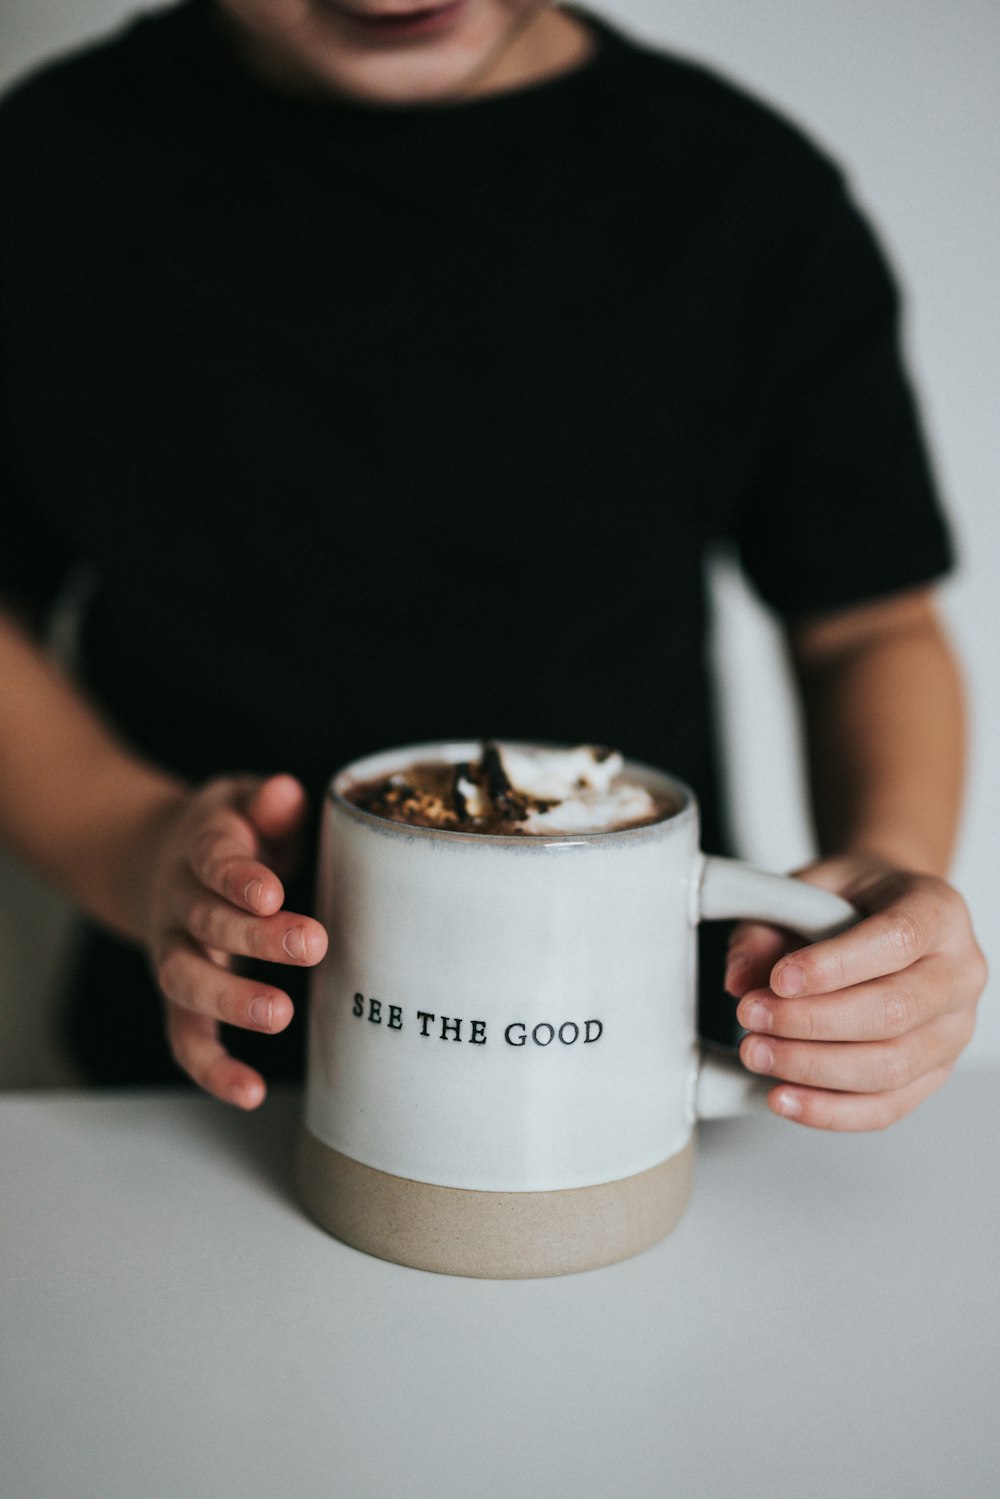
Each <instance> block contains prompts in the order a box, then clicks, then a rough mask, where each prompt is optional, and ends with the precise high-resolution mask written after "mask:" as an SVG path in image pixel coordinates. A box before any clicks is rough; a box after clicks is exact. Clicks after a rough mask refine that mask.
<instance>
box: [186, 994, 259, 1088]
mask: <svg viewBox="0 0 1000 1499" xmlns="http://www.w3.org/2000/svg"><path fill="white" fill-rule="evenodd" d="M167 1039H168V1041H169V1043H170V1050H171V1052H172V1053H173V1056H174V1058H175V1060H176V1062H177V1064H178V1066H180V1067H181V1068H183V1070H184V1071H185V1072H186V1073H187V1075H188V1077H190V1078H191V1080H192V1082H195V1083H197V1084H198V1087H199V1088H204V1090H205V1092H206V1093H211V1095H212V1097H213V1098H219V1099H221V1100H222V1102H223V1103H231V1104H235V1105H236V1107H237V1108H241V1109H255V1108H257V1107H258V1105H259V1104H261V1103H263V1101H264V1097H265V1094H266V1093H267V1085H266V1083H265V1082H264V1079H263V1078H262V1077H261V1075H260V1073H259V1072H255V1071H254V1069H253V1068H252V1067H247V1066H246V1064H245V1063H243V1062H239V1061H237V1059H236V1058H235V1057H231V1056H230V1055H229V1053H228V1051H227V1050H226V1048H225V1047H224V1046H223V1045H222V1042H221V1041H220V1040H219V1030H218V1025H217V1024H216V1022H215V1021H214V1020H210V1019H209V1018H208V1017H207V1016H206V1015H196V1014H194V1012H193V1011H191V1010H184V1009H181V1008H180V1007H179V1006H177V1005H172V1004H168V1005H167Z"/></svg>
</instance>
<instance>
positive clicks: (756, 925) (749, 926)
mask: <svg viewBox="0 0 1000 1499" xmlns="http://www.w3.org/2000/svg"><path fill="white" fill-rule="evenodd" d="M793 945H794V944H793V943H792V942H791V941H790V939H789V936H788V933H787V932H783V931H782V930H781V929H780V928H779V927H774V926H765V925H764V924H763V923H762V922H751V921H743V922H740V924H739V926H737V927H735V928H734V929H733V933H732V936H731V937H730V939H729V953H728V956H727V958H726V976H725V979H724V980H723V984H724V987H725V990H726V993H727V994H732V995H733V996H734V998H736V999H742V997H743V995H744V994H747V993H748V992H749V991H750V990H751V989H762V988H764V987H765V986H766V984H767V981H768V978H769V977H770V974H771V969H772V968H773V967H774V965H775V963H777V961H778V959H779V958H780V957H781V956H782V955H783V954H784V953H786V952H787V951H788V949H789V947H791V946H793Z"/></svg>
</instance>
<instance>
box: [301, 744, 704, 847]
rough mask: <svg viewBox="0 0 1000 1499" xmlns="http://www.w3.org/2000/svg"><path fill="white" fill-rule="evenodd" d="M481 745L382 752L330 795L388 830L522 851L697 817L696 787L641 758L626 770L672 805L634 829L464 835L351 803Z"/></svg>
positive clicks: (347, 771) (346, 774)
mask: <svg viewBox="0 0 1000 1499" xmlns="http://www.w3.org/2000/svg"><path fill="white" fill-rule="evenodd" d="M498 743H499V744H501V745H504V744H509V745H511V747H512V748H514V749H522V750H531V749H546V750H549V749H568V748H571V746H569V745H561V744H551V743H549V742H547V741H544V740H537V739H536V740H531V741H529V740H523V739H500V740H499V741H498ZM481 747H482V740H479V739H464V740H439V741H433V742H430V743H426V744H410V745H405V746H401V747H399V748H397V749H389V750H380V751H378V752H377V753H376V754H373V755H365V756H364V757H363V758H362V759H360V760H352V761H351V763H350V764H349V765H345V766H343V767H342V768H341V769H340V770H338V771H336V772H335V773H334V775H333V776H332V777H331V778H330V782H329V786H328V795H329V796H330V798H331V800H332V801H334V802H335V803H336V804H337V805H338V806H339V807H341V808H342V809H343V810H344V811H345V812H347V813H348V814H349V815H350V816H352V817H357V818H360V819H363V820H364V821H365V822H371V823H377V824H378V825H379V827H382V828H386V827H388V828H393V829H398V830H399V831H400V832H405V833H417V834H420V835H422V836H426V837H431V838H448V839H454V838H471V839H473V840H474V841H475V842H477V843H479V842H482V840H483V839H488V840H490V841H491V842H493V843H499V842H507V843H516V844H518V845H520V846H522V847H523V846H524V845H525V844H526V843H532V844H535V843H565V842H570V843H579V842H581V841H586V842H590V841H592V840H595V839H608V838H630V837H636V836H639V835H642V834H646V835H647V836H648V834H649V833H650V832H651V831H654V830H655V829H657V828H661V827H663V826H664V824H666V823H676V822H678V821H680V820H686V819H687V818H688V817H691V816H694V815H695V811H696V807H697V799H696V797H695V794H694V792H693V791H692V790H691V787H690V786H688V785H687V784H686V783H685V782H684V781H680V780H678V779H677V777H676V776H671V775H668V774H667V773H666V771H662V770H657V769H656V768H655V767H654V766H652V765H645V764H643V763H642V761H640V760H626V761H625V764H624V767H623V770H624V773H625V774H626V775H627V776H628V777H629V779H630V780H632V781H634V782H635V783H636V784H637V785H639V786H642V787H644V788H645V790H647V791H648V792H649V793H650V794H651V795H652V796H655V797H656V798H657V799H660V800H663V801H665V802H667V803H668V810H666V811H665V812H664V814H663V816H662V817H658V818H657V819H656V820H655V821H654V822H645V823H639V824H637V825H635V826H633V827H623V828H606V829H603V830H601V831H600V832H594V833H556V832H552V833H531V834H526V833H515V834H512V833H478V832H477V833H464V832H458V831H456V830H455V829H453V828H428V827H421V826H419V825H418V824H415V823H407V822H395V821H392V820H390V819H388V818H385V817H380V816H379V815H378V814H377V813H375V812H367V811H365V810H364V809H363V808H361V807H359V806H357V805H356V803H354V802H353V801H351V800H350V793H351V792H352V791H354V790H355V789H356V788H357V787H358V786H361V785H363V784H365V783H366V782H368V781H377V780H381V779H383V778H384V777H386V776H391V775H395V774H397V773H398V772H400V771H404V770H406V769H407V768H408V767H409V766H411V765H413V764H417V763H420V762H428V761H429V762H431V763H440V764H443V765H455V764H460V763H461V762H462V761H466V760H474V759H475V758H476V757H477V756H478V755H479V753H480V750H481Z"/></svg>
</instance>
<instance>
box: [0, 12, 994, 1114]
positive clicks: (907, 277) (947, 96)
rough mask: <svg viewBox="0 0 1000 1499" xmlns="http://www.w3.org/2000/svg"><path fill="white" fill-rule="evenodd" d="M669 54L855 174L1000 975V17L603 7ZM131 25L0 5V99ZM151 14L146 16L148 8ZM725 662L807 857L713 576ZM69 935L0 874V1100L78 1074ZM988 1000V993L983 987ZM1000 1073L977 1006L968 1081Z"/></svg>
mask: <svg viewBox="0 0 1000 1499" xmlns="http://www.w3.org/2000/svg"><path fill="white" fill-rule="evenodd" d="M598 7H599V8H601V9H602V10H603V11H604V12H605V13H606V14H607V15H608V16H609V17H611V18H612V19H617V20H618V21H619V22H620V23H621V24H622V25H624V26H625V27H627V28H628V29H630V30H632V31H633V32H634V33H636V34H639V35H641V36H644V37H646V38H648V39H650V40H652V41H654V42H656V43H658V44H659V45H661V46H666V47H669V48H671V49H673V50H676V51H679V52H683V53H686V54H688V55H692V56H695V57H698V58H701V59H703V60H705V61H707V62H710V63H711V64H713V65H715V66H717V67H718V68H720V69H721V70H723V71H724V72H725V73H727V74H728V75H729V76H730V77H732V78H734V79H735V80H738V81H739V82H741V83H743V84H744V85H746V86H748V87H750V88H751V89H753V90H754V91H755V92H757V93H759V94H761V95H763V96H764V97H765V98H767V99H769V100H770V101H771V102H772V103H774V104H776V105H778V106H779V107H780V108H782V109H783V110H784V111H785V112H786V113H788V114H790V115H791V116H792V117H793V118H795V119H796V120H798V121H799V123H800V124H802V125H804V126H805V127H806V128H807V129H808V130H809V131H810V132H811V133H812V134H813V135H814V137H816V138H817V139H818V140H819V141H820V142H821V143H822V144H823V145H824V146H825V147H826V148H827V149H828V150H829V151H830V152H832V153H833V154H834V155H835V156H836V157H837V158H838V159H839V160H840V161H841V163H842V164H845V165H847V167H848V168H849V169H850V173H851V176H852V180H853V182H854V186H855V190H856V193H857V195H858V196H859V197H860V199H861V201H862V203H863V204H865V205H866V207H867V208H868V210H869V212H870V214H871V215H872V217H873V218H874V220H875V222H876V224H877V226H878V228H879V229H880V231H881V234H882V237H883V240H884V242H885V243H886V244H887V246H888V248H889V251H890V254H891V256H892V258H893V261H894V264H895V267H896V270H897V273H898V274H899V276H900V278H901V280H902V283H903V287H904V290H905V292H906V294H907V297H908V306H909V319H908V325H907V341H908V348H909V354H910V360H911V368H912V370H913V372H914V375H915V377H916V382H917V386H918V390H919V392H920V395H921V397H922V401H923V408H924V413H925V418H926V423H927V427H928V430H929V434H930V438H931V443H932V448H933V450H934V453H935V457H936V460H937V467H938V472H939V474H940V476H941V479H942V482H943V487H944V490H945V493H946V495H947V497H948V501H949V504H950V508H951V513H952V517H953V522H954V525H955V529H956V533H957V537H958V542H959V547H960V550H961V554H962V559H963V561H962V568H961V571H960V573H959V575H958V576H957V577H956V578H955V580H954V581H953V582H950V583H949V584H948V585H947V586H946V588H945V590H944V606H945V609H946V612H947V615H948V617H949V619H950V621H951V624H952V627H953V630H954V633H955V636H956V639H957V641H958V644H959V648H960V651H961V653H962V655H963V657H964V659H965V663H966V667H967V671H968V674H969V679H970V687H971V698H972V702H973V709H974V728H973V755H972V774H971V782H970V789H969V799H968V810H967V815H966V821H965V830H964V834H963V838H962V843H961V847H960V850H959V855H958V859H957V862H956V866H955V870H954V879H955V882H956V884H957V885H958V886H959V888H960V889H961V890H962V891H963V893H964V894H965V895H966V897H967V899H968V900H969V903H970V905H971V907H972V910H973V915H974V919H975V923H976V928H977V931H978V933H979V936H980V941H981V942H982V944H983V946H984V948H985V949H986V952H987V955H988V956H991V957H992V958H993V959H994V961H995V962H1000V910H998V905H1000V902H998V899H997V897H998V894H1000V875H998V862H1000V861H998V860H997V858H996V856H995V853H994V848H993V830H994V829H995V828H996V827H997V826H998V825H1000V779H998V777H997V776H996V775H995V774H994V773H993V769H992V753H993V752H995V748H996V747H997V746H998V745H1000V685H998V679H1000V672H998V671H997V669H996V667H995V665H994V662H995V659H996V657H995V652H996V650H997V648H998V644H1000V609H998V607H997V597H998V594H1000V522H998V519H997V514H996V504H997V495H998V493H1000V453H998V443H997V433H998V432H1000V419H998V418H1000V410H998V393H1000V294H998V291H997V286H998V282H1000V276H998V270H1000V267H998V264H997V246H998V243H1000V168H998V164H1000V108H998V105H997V102H996V101H997V88H996V80H997V76H998V71H1000V6H998V5H997V4H996V0H837V3H836V4H834V3H831V0H595V8H598ZM139 8H141V7H140V6H139V5H138V4H135V3H130V0H0V47H2V52H0V82H4V81H6V80H7V79H10V78H13V77H15V76H17V75H18V74H19V73H21V72H23V71H24V70H25V69H26V68H28V67H29V66H31V65H32V64H34V63H35V62H36V61H38V60H40V59H42V58H45V57H48V56H51V55H53V54H54V53H56V52H58V51H61V50H63V49H64V48H66V47H68V46H71V45H73V44H74V43H76V42H78V41H80V40H81V39H84V38H88V37H91V36H93V35H96V34H98V33H100V32H101V31H103V30H105V29H107V28H108V27H109V26H112V25H114V24H116V23H117V22H118V21H119V20H120V19H121V18H122V17H124V16H128V15H130V14H132V13H134V12H135V11H136V10H137V9H139ZM147 8H149V7H147ZM716 591H717V596H718V599H719V605H720V622H719V629H718V644H719V650H718V656H719V664H720V675H721V678H722V690H723V694H724V701H725V704H726V709H727V715H726V716H727V722H728V724H729V732H728V737H729V757H730V762H731V778H732V786H733V801H734V810H735V817H736V824H737V826H738V828H739V830H740V833H741V838H742V843H743V851H744V853H745V854H746V855H747V856H748V857H751V858H753V859H754V860H756V861H757V862H759V863H761V864H764V865H766V866H768V867H771V868H777V869H781V868H788V867H791V866H793V865H795V864H796V863H798V862H800V861H801V860H803V859H804V858H806V857H807V856H808V853H809V838H808V831H807V824H806V820H805V817H804V814H803V811H802V805H803V804H802V796H801V780H800V776H799V770H798V764H797V757H796V752H795V743H796V728H797V726H796V723H795V718H794V713H793V710H792V707H791V704H790V700H789V697H788V693H787V685H786V679H785V674H784V663H783V660H782V658H781V653H780V650H779V649H778V646H777V641H776V637H775V634H774V631H773V628H772V626H771V624H770V621H769V620H768V619H767V617H766V616H765V615H764V613H763V611H762V610H761V609H760V608H759V607H758V606H757V605H756V604H755V602H754V601H753V600H752V599H751V598H750V597H749V596H748V595H747V593H746V591H745V589H744V588H743V587H742V584H741V582H740V580H739V578H738V577H736V576H735V575H734V574H733V573H732V572H731V571H730V570H728V569H727V568H725V567H720V569H719V570H718V573H717V577H716ZM65 932H66V925H65V913H64V911H63V908H62V906H61V904H60V903H59V902H58V901H54V900H52V899H51V898H50V897H49V896H48V895H47V894H46V892H44V891H43V890H42V889H41V887H40V886H38V885H37V883H36V882H34V881H33V880H30V879H26V878H25V877H24V876H22V875H21V874H20V873H19V872H17V871H15V870H14V869H13V868H12V867H11V866H10V865H8V864H7V863H0V1086H12V1085H14V1086H16V1085H20V1084H34V1083H45V1082H52V1081H59V1080H62V1079H64V1078H66V1077H67V1076H68V1075H69V1074H68V1073H67V1071H66V1067H65V1064H64V1063H63V1062H62V1060H61V1059H60V1058H59V1056H58V1054H57V1052H56V1051H55V1049H54V1047H53V1045H52V1041H51V1037H50V1035H49V1032H48V1028H47V1025H46V1017H47V1015H48V1012H49V1009H50V1007H51V1003H52V996H53V993H54V991H55V990H56V989H57V982H56V976H57V973H58V966H59V961H60V956H61V951H62V945H63V944H64V942H65ZM992 988H993V990H994V991H995V988H996V985H995V984H994V985H993V986H992ZM987 1058H994V1059H995V1058H1000V1016H998V1014H997V1012H996V1009H995V1006H994V1005H993V1003H992V1002H991V992H990V991H987V995H986V997H985V999H984V1001H983V1005H982V1008H981V1019H980V1024H979V1030H978V1032H977V1035H976V1038H975V1040H974V1042H973V1044H972V1047H971V1048H970V1049H969V1052H968V1053H967V1055H966V1060H967V1062H975V1061H977V1060H980V1061H981V1060H985V1059H987Z"/></svg>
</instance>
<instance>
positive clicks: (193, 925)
mask: <svg viewBox="0 0 1000 1499" xmlns="http://www.w3.org/2000/svg"><path fill="white" fill-rule="evenodd" d="M305 806H306V801H305V793H304V791H303V789H302V787H301V785H300V784H299V782H298V781H296V780H294V779H293V778H292V777H291V776H285V775H281V776H272V777H270V779H268V780H263V781H262V780H260V779H251V778H235V777H234V778H226V779H219V780H215V781H211V782H209V783H208V784H207V785H206V786H203V787H202V788H201V789H199V790H196V791H192V792H189V793H187V794H186V795H183V796H178V798H177V800H176V802H175V803H174V804H173V805H172V807H171V808H170V810H169V812H168V814H167V815H166V817H165V818H164V819H163V820H162V821H161V823H160V827H159V830H158V833H157V835H156V838H155V841H154V847H153V852H152V857H151V858H149V859H148V861H147V863H146V871H147V872H146V876H145V881H144V883H145V892H144V902H143V905H144V919H143V922H142V925H143V936H144V942H145V946H146V948H147V950H148V952H149V956H150V960H151V962H152V967H153V973H154V976H155V979H156V982H157V984H158V985H159V988H160V990H161V992H162V994H163V997H164V1000H165V1004H166V1030H167V1037H168V1040H169V1043H170V1049H171V1051H172V1052H173V1055H174V1058H175V1059H176V1061H177V1062H178V1063H179V1065H180V1066H181V1067H182V1068H183V1069H184V1071H185V1072H186V1073H187V1074H188V1075H189V1076H190V1077H191V1078H192V1079H193V1080H194V1081H195V1082H196V1083H197V1084H198V1085H199V1086H200V1087H202V1088H204V1089H205V1091H206V1092H208V1093H211V1094H214V1096H215V1097H216V1098H221V1099H223V1100H224V1101H225V1102H227V1103H233V1104H236V1105H237V1106H238V1107H240V1108H244V1109H253V1108H256V1107H257V1105H258V1104H259V1103H261V1102H262V1100H263V1098H264V1094H265V1092H266V1087H265V1083H264V1079H263V1078H262V1077H261V1075H260V1073H259V1072H256V1071H255V1070H254V1069H253V1068H252V1067H248V1066H246V1065H245V1064H244V1063H243V1062H240V1061H237V1060H236V1058H235V1057H232V1056H230V1054H229V1053H228V1052H227V1051H226V1049H225V1047H224V1046H223V1044H222V1042H221V1040H220V1037H219V1024H220V1022H222V1021H225V1022H227V1023H228V1024H229V1025H237V1026H243V1027H245V1028H246V1029H247V1030H254V1031H263V1032H264V1033H265V1034H267V1035H274V1034H276V1033H277V1032H278V1031H282V1030H284V1029H285V1027H286V1026H287V1025H288V1023H289V1021H290V1020H291V1018H292V1009H293V1007H292V1001H291V999H290V998H289V997H288V995H287V994H285V993H283V992H282V991H281V990H280V989H276V988H273V987H272V986H271V985H269V984H266V983H259V982H257V981H255V980H252V979H249V978H244V977H241V976H240V975H239V974H238V973H236V972H234V971H232V969H233V960H234V959H237V958H241V957H243V958H260V959H264V960H266V961H267V962H271V963H290V964H293V965H295V966H296V967H302V966H307V965H310V964H314V963H318V962H319V961H320V959H321V958H322V957H323V955H324V953H325V952H326V947H327V937H326V932H325V931H324V929H323V927H322V926H321V925H320V923H319V922H318V921H314V920H313V919H312V918H311V917H308V916H297V915H295V913H294V912H292V911H284V910H282V905H283V903H284V899H285V892H284V887H283V886H282V883H281V880H280V878H279V874H278V871H279V870H280V871H282V872H284V873H286V874H287V873H288V870H289V867H290V865H291V862H292V860H293V858H294V850H295V843H296V835H297V833H298V832H299V830H300V828H301V824H302V820H303V816H304V813H305Z"/></svg>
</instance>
